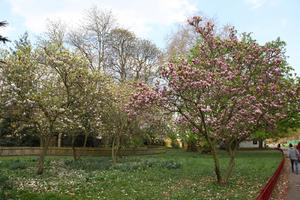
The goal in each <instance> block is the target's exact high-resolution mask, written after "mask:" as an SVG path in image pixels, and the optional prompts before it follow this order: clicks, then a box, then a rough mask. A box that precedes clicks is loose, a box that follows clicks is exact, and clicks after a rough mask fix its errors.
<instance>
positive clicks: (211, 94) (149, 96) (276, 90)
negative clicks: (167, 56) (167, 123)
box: [128, 17, 299, 184]
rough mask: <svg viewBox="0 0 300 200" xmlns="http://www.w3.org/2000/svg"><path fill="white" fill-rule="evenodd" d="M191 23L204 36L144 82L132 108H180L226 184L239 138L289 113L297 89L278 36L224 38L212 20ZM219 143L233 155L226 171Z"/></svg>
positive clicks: (180, 118) (176, 110) (232, 35)
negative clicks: (156, 78) (154, 81)
mask: <svg viewBox="0 0 300 200" xmlns="http://www.w3.org/2000/svg"><path fill="white" fill-rule="evenodd" d="M188 22H189V24H190V25H191V26H193V27H194V28H195V30H196V32H197V33H198V34H199V36H200V40H199V41H198V44H197V45H196V46H195V47H194V48H193V49H192V50H191V53H190V55H187V56H186V57H185V58H183V57H181V58H176V59H172V60H171V61H170V63H168V65H167V66H165V67H164V68H163V70H162V74H161V78H162V81H161V83H162V84H158V85H157V88H156V89H151V88H149V87H148V86H146V85H144V84H142V83H140V84H139V88H140V89H139V90H138V91H139V92H137V93H136V94H134V95H133V96H132V100H131V109H129V110H128V112H130V113H132V114H133V115H137V114H138V111H139V110H143V109H148V108H150V107H151V106H152V105H153V104H155V105H157V106H161V107H163V108H164V109H165V110H167V111H170V112H174V113H177V115H178V117H177V119H176V121H177V123H178V124H180V125H181V126H186V127H187V128H189V129H190V130H191V133H192V134H195V135H198V136H199V137H204V138H205V140H206V142H207V143H208V144H209V146H210V148H211V151H212V155H213V159H214V164H215V173H216V176H217V180H218V183H219V184H225V183H227V181H228V179H229V177H230V174H231V171H232V169H233V166H234V158H235V154H236V150H237V148H238V145H239V143H240V142H241V141H243V140H245V139H246V138H248V137H250V136H251V134H252V133H254V132H255V131H256V130H259V129H266V128H267V127H268V130H269V128H271V127H275V126H276V124H277V121H278V120H280V119H282V118H284V117H286V113H287V112H288V106H285V105H288V104H291V103H292V102H295V101H296V96H297V93H299V88H298V90H296V89H295V88H294V87H293V86H292V85H293V84H292V83H291V81H290V80H291V77H290V75H289V71H290V68H288V67H286V66H287V64H286V62H285V56H284V51H283V45H284V44H283V43H282V42H281V41H280V40H276V41H274V42H271V43H266V44H265V45H259V44H258V43H257V42H256V41H255V40H253V39H252V38H251V37H250V35H249V34H242V35H241V37H239V36H238V34H237V31H236V30H235V29H234V28H231V29H230V32H229V34H228V35H227V36H225V37H222V38H221V37H219V36H216V35H215V34H214V25H213V24H211V23H210V22H207V23H206V24H204V25H201V24H202V23H200V22H201V18H199V17H194V18H193V19H191V20H189V21H188ZM266 130H267V129H266ZM217 145H222V146H224V147H225V148H226V150H227V151H228V153H229V156H230V161H229V164H228V166H227V168H226V172H225V174H224V175H223V174H221V170H220V163H219V158H218V154H217Z"/></svg>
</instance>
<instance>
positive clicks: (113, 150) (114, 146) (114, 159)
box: [111, 136, 120, 165]
mask: <svg viewBox="0 0 300 200" xmlns="http://www.w3.org/2000/svg"><path fill="white" fill-rule="evenodd" d="M119 147H120V138H119V136H116V137H115V138H114V139H113V142H112V147H111V159H112V164H113V165H115V164H116V163H117V154H118V150H119Z"/></svg>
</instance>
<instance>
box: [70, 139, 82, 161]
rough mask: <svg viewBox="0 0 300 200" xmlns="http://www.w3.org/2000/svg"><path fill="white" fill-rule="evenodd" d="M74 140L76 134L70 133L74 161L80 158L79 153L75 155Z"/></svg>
mask: <svg viewBox="0 0 300 200" xmlns="http://www.w3.org/2000/svg"><path fill="white" fill-rule="evenodd" d="M75 140H76V136H75V135H72V151H73V158H74V161H76V160H78V159H79V158H80V157H79V155H77V152H76V148H75Z"/></svg>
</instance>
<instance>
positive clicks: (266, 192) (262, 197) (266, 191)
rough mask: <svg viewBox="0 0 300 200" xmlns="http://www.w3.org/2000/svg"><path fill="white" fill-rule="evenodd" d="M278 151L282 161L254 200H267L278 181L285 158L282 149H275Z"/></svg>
mask: <svg viewBox="0 0 300 200" xmlns="http://www.w3.org/2000/svg"><path fill="white" fill-rule="evenodd" d="M277 150H279V151H281V152H282V160H281V163H280V165H279V166H278V168H277V169H276V171H275V173H274V174H273V176H272V177H271V178H270V179H269V181H268V182H267V184H266V185H265V187H264V188H263V189H262V190H261V192H260V193H259V195H258V196H257V197H256V200H268V199H269V198H270V196H271V194H272V192H273V190H274V187H275V185H276V183H277V181H278V178H279V176H280V174H281V171H282V169H283V166H284V161H285V156H284V153H283V151H282V149H277Z"/></svg>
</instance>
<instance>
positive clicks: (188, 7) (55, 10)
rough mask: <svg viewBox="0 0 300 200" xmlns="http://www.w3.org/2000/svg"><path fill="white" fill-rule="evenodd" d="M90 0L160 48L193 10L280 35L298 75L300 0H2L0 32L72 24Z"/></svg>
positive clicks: (242, 28) (264, 34)
mask: <svg viewBox="0 0 300 200" xmlns="http://www.w3.org/2000/svg"><path fill="white" fill-rule="evenodd" d="M93 5H97V6H98V7H100V8H104V9H108V10H111V11H112V12H113V14H114V15H115V16H116V19H117V21H118V23H119V24H120V25H122V26H123V27H125V28H128V29H130V30H131V31H134V32H135V33H136V34H137V35H138V36H140V37H143V38H146V39H149V40H152V41H153V42H154V43H156V44H157V45H158V46H159V47H161V48H163V47H164V46H165V39H166V35H167V34H168V33H170V32H171V31H172V30H175V27H176V24H183V23H185V21H186V17H187V16H193V15H194V14H195V13H203V14H205V15H206V16H208V17H212V18H214V19H216V22H217V24H218V25H219V26H222V25H226V24H230V25H233V26H235V27H236V29H237V30H238V31H239V32H252V33H253V37H254V38H255V39H256V40H258V42H259V43H261V44H263V43H265V42H267V41H271V40H275V39H276V38H277V37H280V38H281V39H282V40H284V41H285V42H286V43H287V53H286V55H288V56H289V59H288V62H289V64H290V65H291V66H292V67H293V68H294V69H295V71H296V73H297V74H298V76H299V75H300V58H299V53H298V52H299V45H300V12H299V10H300V1H299V0H0V20H1V21H3V20H6V21H7V22H8V23H9V26H8V27H6V28H2V29H0V34H1V35H4V36H7V37H8V38H9V39H10V40H16V39H17V38H18V37H19V36H20V35H22V34H23V33H24V32H25V31H28V32H29V33H30V36H31V38H35V37H36V36H37V35H39V34H40V33H42V32H44V31H45V29H46V24H47V19H50V20H57V19H60V20H62V21H65V22H66V24H68V25H69V26H70V27H76V26H77V25H78V24H79V22H80V20H82V18H83V16H84V13H85V12H86V10H88V9H89V8H91V7H92V6H93Z"/></svg>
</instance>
